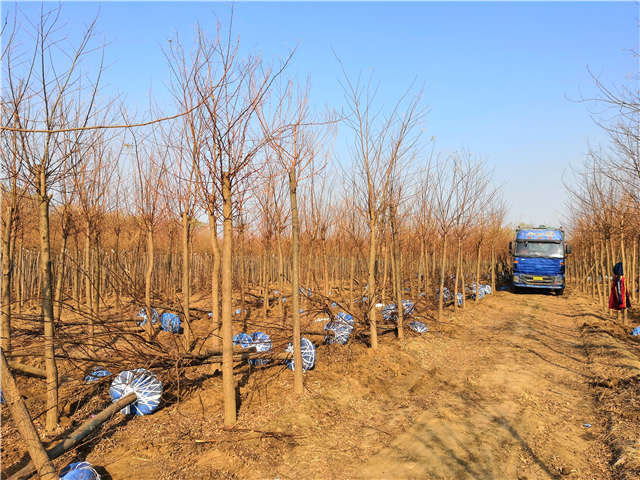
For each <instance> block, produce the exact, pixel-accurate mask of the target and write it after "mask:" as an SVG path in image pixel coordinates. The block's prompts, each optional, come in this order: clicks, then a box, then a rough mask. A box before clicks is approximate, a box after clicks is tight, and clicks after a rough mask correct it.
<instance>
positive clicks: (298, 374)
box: [289, 165, 326, 395]
mask: <svg viewBox="0 0 640 480" xmlns="http://www.w3.org/2000/svg"><path fill="white" fill-rule="evenodd" d="M297 184H298V179H297V176H296V167H295V165H292V166H291V168H290V169H289V199H290V201H291V233H292V245H291V249H292V257H293V258H292V259H291V263H292V264H293V271H292V272H291V296H292V306H291V308H292V309H293V361H294V365H295V368H294V371H293V392H294V393H295V394H296V395H301V394H302V392H303V384H302V350H301V348H302V347H301V344H300V220H299V219H298V200H297V194H296V190H297V186H298V185H297ZM325 259H326V252H325Z"/></svg>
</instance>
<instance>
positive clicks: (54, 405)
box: [38, 164, 58, 432]
mask: <svg viewBox="0 0 640 480" xmlns="http://www.w3.org/2000/svg"><path fill="white" fill-rule="evenodd" d="M46 182H47V178H46V171H45V167H44V164H43V166H42V167H41V171H40V183H39V188H38V190H39V192H38V194H39V195H38V196H39V199H38V200H39V215H38V217H39V230H40V298H41V302H42V303H41V305H42V314H43V320H44V357H45V371H46V372H47V379H46V382H45V383H46V389H47V402H46V409H47V414H46V422H45V423H46V431H47V432H53V431H55V430H56V428H57V427H58V369H57V366H56V358H55V352H54V343H53V340H54V335H55V333H54V324H53V288H52V279H51V239H50V236H49V235H50V227H49V202H50V201H51V198H50V197H49V193H48V192H47V183H46Z"/></svg>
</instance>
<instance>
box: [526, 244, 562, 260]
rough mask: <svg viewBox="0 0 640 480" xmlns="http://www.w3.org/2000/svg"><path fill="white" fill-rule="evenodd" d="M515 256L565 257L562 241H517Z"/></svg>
mask: <svg viewBox="0 0 640 480" xmlns="http://www.w3.org/2000/svg"><path fill="white" fill-rule="evenodd" d="M515 256H516V257H545V258H563V257H564V252H563V249H562V244H561V243H549V242H531V241H517V242H516V251H515Z"/></svg>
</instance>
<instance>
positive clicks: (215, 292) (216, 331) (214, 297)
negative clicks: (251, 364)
mask: <svg viewBox="0 0 640 480" xmlns="http://www.w3.org/2000/svg"><path fill="white" fill-rule="evenodd" d="M209 236H210V238H211V251H212V252H213V270H212V271H211V327H212V329H213V335H212V336H211V346H212V348H213V349H214V350H215V349H218V348H220V345H221V341H220V340H221V339H220V245H219V244H218V228H217V226H216V219H215V217H214V215H213V213H212V212H209Z"/></svg>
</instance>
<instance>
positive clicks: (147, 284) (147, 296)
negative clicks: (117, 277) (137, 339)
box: [144, 226, 154, 339]
mask: <svg viewBox="0 0 640 480" xmlns="http://www.w3.org/2000/svg"><path fill="white" fill-rule="evenodd" d="M153 257H154V251H153V227H151V226H147V271H146V272H145V276H144V305H145V308H146V309H147V323H145V330H146V331H147V336H148V337H149V339H151V338H152V337H153V325H152V324H151V321H152V319H153V316H152V312H153V309H152V307H151V277H152V275H153Z"/></svg>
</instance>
